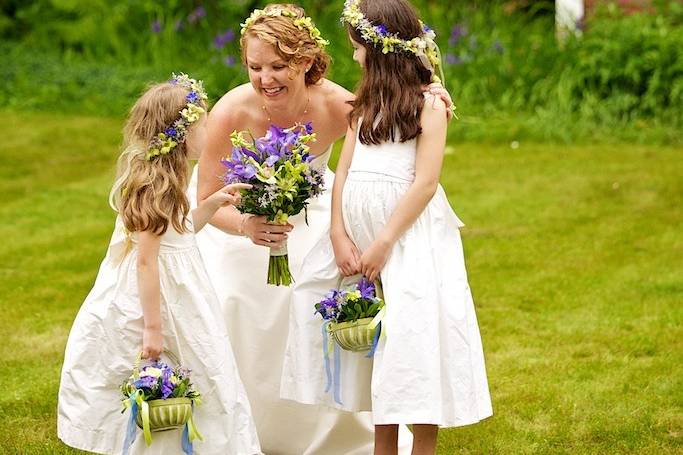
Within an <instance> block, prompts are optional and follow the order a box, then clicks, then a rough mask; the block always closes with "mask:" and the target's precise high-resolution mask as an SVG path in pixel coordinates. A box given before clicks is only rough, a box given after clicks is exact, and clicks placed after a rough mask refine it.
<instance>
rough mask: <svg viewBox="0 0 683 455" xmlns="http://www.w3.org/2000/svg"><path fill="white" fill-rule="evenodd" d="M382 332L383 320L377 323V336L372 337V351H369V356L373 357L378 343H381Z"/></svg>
mask: <svg viewBox="0 0 683 455" xmlns="http://www.w3.org/2000/svg"><path fill="white" fill-rule="evenodd" d="M381 333H382V322H379V323H377V330H375V336H374V338H373V339H372V346H370V352H368V355H366V356H365V357H367V358H368V359H371V358H373V357H374V356H375V351H376V350H377V345H378V344H379V336H380V334H381Z"/></svg>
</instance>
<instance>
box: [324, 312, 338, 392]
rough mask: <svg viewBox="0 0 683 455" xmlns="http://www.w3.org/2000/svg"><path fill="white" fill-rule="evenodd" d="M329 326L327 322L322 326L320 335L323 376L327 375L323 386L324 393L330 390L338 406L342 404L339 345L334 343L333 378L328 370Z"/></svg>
mask: <svg viewBox="0 0 683 455" xmlns="http://www.w3.org/2000/svg"><path fill="white" fill-rule="evenodd" d="M329 325H330V323H329V322H326V323H325V324H323V327H322V334H323V357H324V359H325V374H326V375H327V385H326V386H325V393H328V392H329V391H330V389H333V390H332V396H333V397H334V401H336V402H337V403H338V404H343V403H342V401H341V351H340V348H339V345H338V344H337V343H334V352H333V355H334V377H333V376H332V369H331V368H330V351H329V339H328V334H327V328H328V326H329Z"/></svg>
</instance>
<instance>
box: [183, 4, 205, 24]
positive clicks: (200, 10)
mask: <svg viewBox="0 0 683 455" xmlns="http://www.w3.org/2000/svg"><path fill="white" fill-rule="evenodd" d="M204 17H206V8H204V6H203V5H199V6H198V7H196V8H195V9H194V10H193V11H192V12H191V13H190V15H189V16H187V21H188V22H189V23H190V24H194V23H196V22H197V21H199V19H202V18H204Z"/></svg>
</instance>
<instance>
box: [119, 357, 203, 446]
mask: <svg viewBox="0 0 683 455" xmlns="http://www.w3.org/2000/svg"><path fill="white" fill-rule="evenodd" d="M165 353H166V354H167V355H168V356H169V357H170V358H173V359H175V356H174V355H173V354H171V353H170V352H168V351H165ZM140 362H141V357H140V355H138V358H137V359H136V361H135V365H134V367H133V373H132V374H131V376H130V377H129V378H128V379H126V380H125V381H124V382H123V384H122V385H121V392H122V393H123V398H122V400H121V401H122V403H123V411H122V412H125V411H126V410H127V409H129V408H130V410H131V415H130V420H129V422H128V428H127V431H126V438H125V441H124V444H123V452H122V453H124V454H126V453H128V450H129V448H130V446H131V444H132V443H133V441H134V440H135V436H136V433H137V431H136V430H137V427H140V428H141V429H142V430H143V434H144V437H145V443H146V444H147V445H148V446H149V445H150V444H151V443H152V432H153V431H164V430H171V429H174V428H181V427H183V433H182V436H181V445H182V449H183V451H184V452H185V453H186V454H188V455H191V454H192V451H193V449H192V441H194V440H195V439H199V440H201V441H203V440H204V439H203V437H202V435H201V434H200V433H199V431H198V430H197V427H196V426H195V423H194V419H193V417H192V411H193V408H194V405H195V404H196V405H199V404H201V400H200V394H199V392H198V391H197V390H196V389H195V388H194V385H193V384H192V382H190V370H188V369H187V368H183V367H182V366H180V365H177V366H176V367H173V368H172V367H170V366H169V365H167V364H166V363H164V362H161V361H155V362H153V363H152V364H150V365H147V366H144V367H143V368H142V369H140ZM176 364H178V362H177V361H176Z"/></svg>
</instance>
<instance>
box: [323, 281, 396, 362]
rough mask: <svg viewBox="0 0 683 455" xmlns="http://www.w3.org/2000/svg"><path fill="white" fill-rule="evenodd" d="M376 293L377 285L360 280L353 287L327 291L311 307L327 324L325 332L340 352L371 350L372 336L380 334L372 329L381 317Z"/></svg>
mask: <svg viewBox="0 0 683 455" xmlns="http://www.w3.org/2000/svg"><path fill="white" fill-rule="evenodd" d="M379 293H381V286H380V285H379V282H377V285H375V284H373V283H371V282H370V281H369V280H368V279H367V278H365V277H363V278H361V279H360V281H358V283H356V284H354V285H353V286H349V287H346V288H343V289H331V290H330V291H329V292H328V293H327V294H326V295H325V298H324V299H322V300H321V301H320V302H318V303H316V304H315V311H316V313H318V314H320V316H322V318H323V320H324V321H327V323H328V324H327V327H328V332H329V333H330V334H331V335H332V338H333V339H334V340H335V341H336V342H337V343H338V344H339V346H341V347H342V348H343V349H346V350H349V351H367V350H368V349H370V348H371V347H372V346H373V341H374V339H375V336H376V335H379V331H380V330H381V329H378V330H375V328H376V327H377V326H378V325H379V319H380V318H381V316H382V315H383V314H384V313H383V311H382V309H383V308H384V300H383V299H382V298H381V297H379V296H378V294H379ZM378 315H380V318H377V316H378ZM375 318H377V320H376V321H374V324H373V320H374V319H375ZM376 332H377V333H376Z"/></svg>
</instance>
